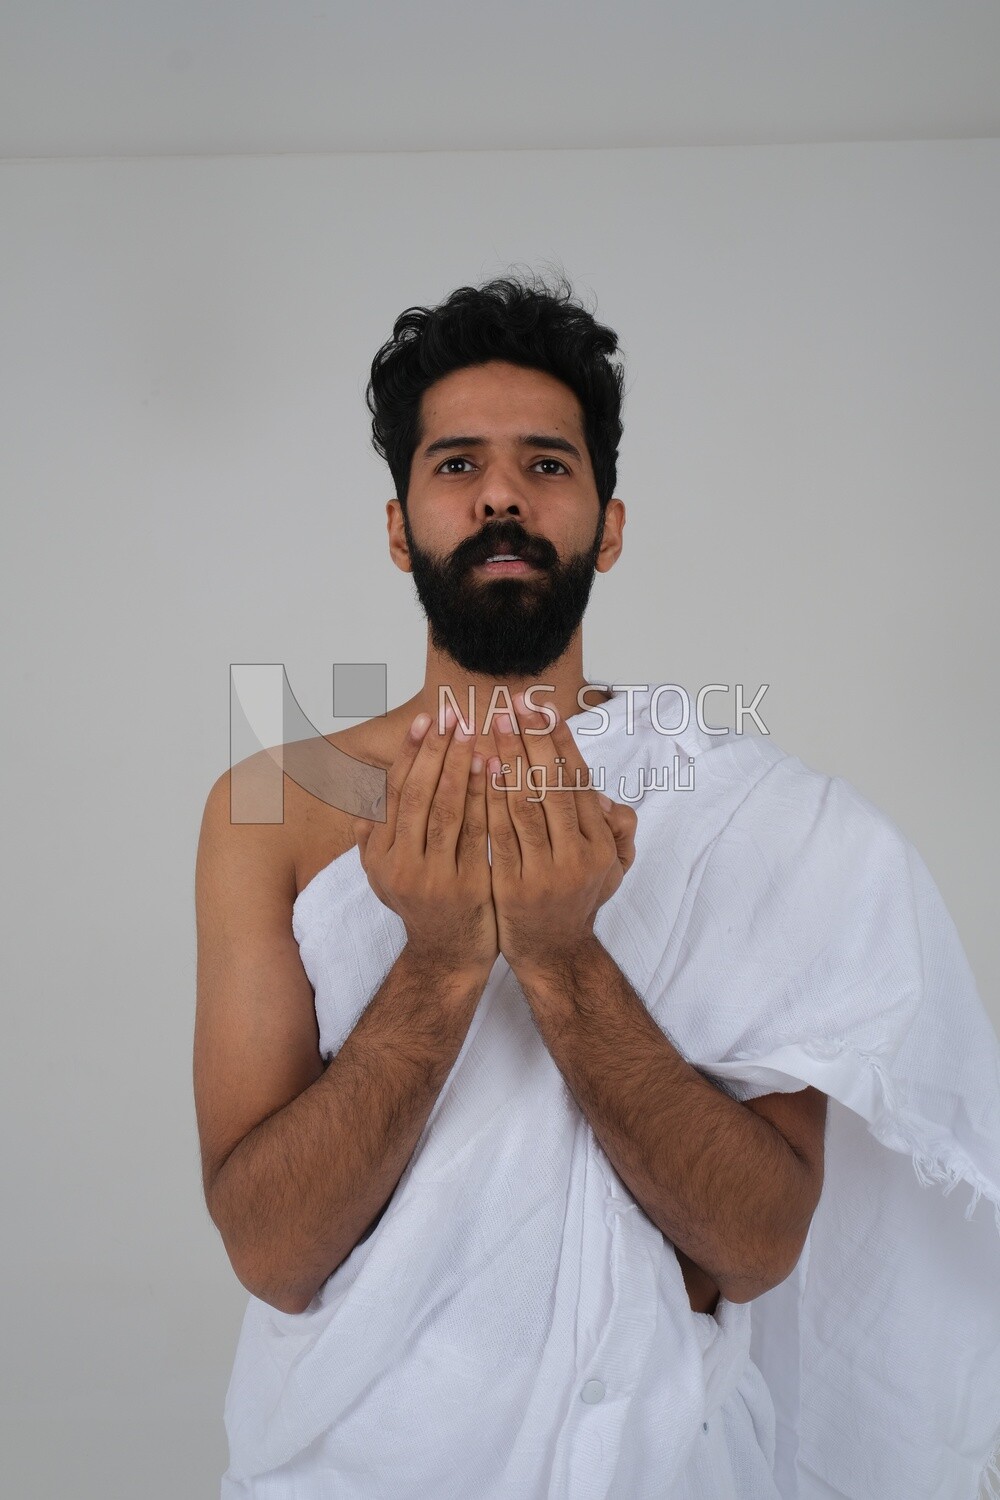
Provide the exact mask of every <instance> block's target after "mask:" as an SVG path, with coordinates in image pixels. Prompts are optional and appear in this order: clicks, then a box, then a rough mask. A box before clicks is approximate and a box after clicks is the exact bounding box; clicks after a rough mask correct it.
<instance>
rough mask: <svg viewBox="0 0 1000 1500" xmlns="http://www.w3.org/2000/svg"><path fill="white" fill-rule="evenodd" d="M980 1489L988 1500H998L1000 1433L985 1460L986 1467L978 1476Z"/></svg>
mask: <svg viewBox="0 0 1000 1500" xmlns="http://www.w3.org/2000/svg"><path fill="white" fill-rule="evenodd" d="M979 1485H980V1489H981V1490H982V1491H983V1492H984V1494H985V1495H988V1496H989V1497H990V1500H1000V1434H998V1435H997V1445H996V1447H995V1448H994V1449H993V1452H992V1453H991V1454H990V1456H989V1458H988V1459H987V1460H986V1467H985V1469H984V1470H983V1472H982V1474H981V1475H980V1477H979Z"/></svg>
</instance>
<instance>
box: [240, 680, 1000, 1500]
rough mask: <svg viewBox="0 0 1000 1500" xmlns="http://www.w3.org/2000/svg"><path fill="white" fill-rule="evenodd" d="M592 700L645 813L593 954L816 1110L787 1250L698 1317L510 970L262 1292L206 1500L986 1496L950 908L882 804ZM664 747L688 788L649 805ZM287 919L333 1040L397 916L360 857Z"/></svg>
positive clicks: (989, 1255)
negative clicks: (334, 1244)
mask: <svg viewBox="0 0 1000 1500" xmlns="http://www.w3.org/2000/svg"><path fill="white" fill-rule="evenodd" d="M603 713H604V717H606V720H607V723H606V725H605V726H604V728H603V732H601V733H597V734H591V733H588V732H587V731H588V730H590V729H592V728H593V727H594V723H595V717H596V711H593V712H591V711H588V712H587V713H581V714H579V715H577V716H575V717H574V718H573V719H570V720H569V721H568V723H569V726H570V728H571V730H572V732H573V735H574V738H575V740H576V743H577V745H578V748H579V750H580V753H581V755H582V756H583V758H584V760H585V761H586V762H587V764H588V765H589V766H590V767H591V768H593V769H594V770H595V771H596V770H601V769H602V770H603V771H604V773H605V785H606V789H607V791H608V793H609V794H610V795H611V796H613V797H618V796H619V792H620V790H621V787H622V784H623V783H624V785H625V786H626V787H628V788H629V789H631V787H632V786H634V785H638V786H639V787H640V792H639V795H638V796H637V797H634V798H632V800H635V801H636V806H637V816H638V826H637V833H636V859H635V862H634V864H633V866H632V868H631V869H630V871H629V872H628V874H627V875H626V877H625V879H624V881H623V882H622V885H621V887H620V888H619V890H618V891H617V892H616V893H615V895H614V896H613V897H612V898H611V900H610V901H608V902H607V903H605V905H604V906H602V907H601V909H600V911H599V912H598V914H597V918H596V921H595V926H594V930H595V933H596V935H597V937H598V938H599V939H600V941H601V942H602V943H603V944H604V946H605V947H606V948H607V950H608V952H609V953H610V954H611V956H612V957H613V958H614V960H615V962H616V963H617V964H618V966H619V967H620V968H621V970H622V972H623V973H624V974H625V975H626V977H627V978H628V980H629V981H630V983H631V984H632V985H633V987H634V989H635V991H636V993H637V994H638V995H639V996H640V998H641V999H642V1001H643V1003H644V1004H645V1006H646V1007H647V1009H648V1010H649V1013H650V1015H651V1016H652V1017H653V1019H654V1020H655V1021H656V1023H657V1025H658V1026H659V1027H660V1028H661V1029H662V1030H663V1032H664V1033H665V1035H666V1036H667V1037H668V1038H669V1039H670V1041H671V1042H672V1043H673V1044H674V1046H675V1047H676V1048H677V1049H678V1050H679V1051H680V1052H681V1054H682V1055H683V1056H684V1057H685V1058H687V1060H688V1061H689V1062H690V1063H691V1064H692V1065H693V1066H694V1067H696V1068H697V1069H698V1070H699V1071H700V1072H702V1073H703V1074H704V1076H706V1077H707V1078H709V1079H711V1080H712V1081H713V1082H714V1083H715V1084H716V1085H717V1086H718V1087H719V1088H721V1089H723V1090H725V1091H726V1092H728V1093H730V1094H731V1095H732V1097H734V1098H736V1099H738V1100H740V1101H746V1100H748V1099H752V1098H754V1097H759V1096H760V1095H763V1094H766V1093H772V1092H792V1091H795V1090H798V1089H800V1088H803V1087H807V1086H811V1087H814V1088H817V1089H820V1090H821V1091H822V1092H823V1093H825V1094H826V1095H827V1096H828V1099H829V1105H828V1119H827V1131H826V1165H825V1180H824V1186H823V1192H822V1195H821V1198H820V1202H819V1206H818V1208H817V1210H816V1214H815V1215H814V1218H813V1222H812V1225H811V1227H810V1231H809V1236H808V1238H807V1241H806V1245H805V1248H804V1250H803V1253H802V1256H801V1257H800V1260H799V1263H798V1265H797V1266H796V1268H795V1271H794V1272H793V1274H792V1275H791V1276H790V1277H789V1278H788V1279H787V1280H786V1281H785V1282H783V1283H782V1284H781V1285H780V1286H779V1287H776V1288H774V1289H773V1290H772V1291H771V1292H768V1293H767V1294H766V1295H765V1296H763V1297H761V1298H758V1299H757V1300H756V1301H755V1302H753V1303H752V1304H747V1305H740V1306H736V1305H735V1304H725V1303H720V1311H719V1314H718V1315H717V1317H716V1318H715V1319H710V1320H708V1322H706V1321H705V1319H704V1316H703V1315H699V1314H694V1313H692V1311H691V1308H690V1305H689V1302H688V1300H687V1294H686V1291H685V1288H684V1283H683V1278H682V1276H681V1273H680V1267H679V1263H678V1261H677V1257H676V1254H675V1253H674V1249H673V1246H672V1245H671V1244H670V1242H669V1241H667V1240H666V1239H665V1238H664V1237H663V1235H662V1234H660V1232H659V1231H658V1230H657V1229H656V1227H655V1226H654V1225H653V1224H652V1223H651V1221H650V1220H649V1219H648V1218H647V1217H646V1215H645V1214H644V1213H643V1211H642V1210H641V1208H640V1207H639V1205H638V1204H637V1203H636V1202H635V1200H634V1199H633V1198H632V1195H631V1194H630V1193H629V1191H628V1189H627V1187H626V1185H625V1184H624V1183H623V1182H622V1181H621V1180H620V1179H619V1178H618V1177H617V1174H616V1173H615V1172H614V1169H613V1168H612V1166H611V1163H610V1162H609V1161H608V1159H607V1157H606V1156H605V1154H604V1152H603V1151H602V1150H601V1148H600V1145H599V1143H598V1141H597V1139H596V1136H595V1135H594V1132H593V1130H592V1129H591V1127H590V1125H589V1122H588V1121H587V1120H586V1118H585V1117H584V1116H583V1115H582V1114H581V1112H580V1110H579V1109H578V1107H577V1106H576V1103H575V1101H574V1099H573V1097H572V1095H571V1094H570V1092H569V1090H568V1088H567V1086H566V1084H565V1081H564V1080H563V1078H562V1075H561V1074H560V1072H559V1070H558V1068H557V1067H556V1065H555V1063H554V1062H553V1060H552V1058H551V1056H550V1055H549V1053H548V1052H547V1050H546V1049H545V1047H544V1044H543V1043H542V1041H541V1038H540V1036H539V1033H538V1031H537V1029H536V1028H535V1026H534V1023H533V1020H532V1018H531V1014H530V1010H529V1007H528V1005H527V1003H526V1001H525V998H524V995H523V993H522V991H521V989H520V987H519V985H518V984H517V982H516V978H515V976H514V975H513V973H512V972H511V970H510V969H509V967H508V966H507V965H506V963H505V962H504V961H503V960H502V959H500V960H498V962H497V964H496V966H495V967H494V970H493V973H492V974H491V976H490V980H489V983H488V985H487V987H486V990H485V991H484V993H483V996H482V998H481V1000H480V1004H479V1007H478V1008H477V1012H476V1016H475V1018H474V1020H473V1024H472V1026H470V1029H469V1033H468V1035H467V1037H466V1039H465V1042H464V1044H463V1047H462V1050H461V1052H460V1054H459V1056H458V1058H457V1059H456V1062H455V1064H454V1066H453V1068H452V1070H451V1072H450V1074H449V1076H448V1078H447V1080H446V1082H445V1084H444V1087H443V1088H442V1090H441V1093H440V1095H439V1097H438V1100H437V1101H436V1103H435V1107H434V1110H433V1112H432V1114H431V1117H430V1119H429V1120H428V1122H427V1125H426V1127H425V1129H424V1131H423V1133H422V1135H421V1137H420V1140H419V1141H418V1144H417V1147H416V1149H415V1151H414V1153H413V1156H412V1157H411V1160H410V1162H409V1164H408V1166H407V1169H406V1171H405V1172H404V1174H403V1176H402V1178H401V1180H400V1182H399V1184H398V1186H397V1188H396V1191H395V1193H394V1195H393V1198H392V1200H391V1201H390V1203H389V1205H388V1206H387V1208H386V1211H385V1214H384V1216H383V1217H382V1219H381V1221H380V1222H379V1224H378V1226H377V1228H376V1229H375V1231H374V1232H373V1233H372V1234H371V1235H370V1236H369V1237H368V1238H367V1239H366V1240H363V1241H362V1242H360V1243H359V1244H358V1245H357V1246H356V1247H355V1249H354V1250H353V1251H352V1253H351V1255H349V1256H348V1257H347V1259H346V1260H345V1261H344V1262H343V1263H342V1265H341V1266H339V1267H338V1268H337V1270H336V1271H335V1272H334V1273H333V1275H331V1276H330V1277H329V1278H328V1279H327V1281H326V1282H324V1284H323V1286H322V1287H321V1288H320V1289H319V1291H318V1293H317V1295H316V1297H315V1298H314V1299H313V1302H312V1303H311V1304H310V1307H309V1308H308V1309H307V1310H306V1311H305V1312H304V1313H302V1314H298V1315H294V1316H291V1315H285V1314H281V1313H278V1312H276V1311H275V1310H274V1309H272V1308H269V1307H267V1306H266V1304H264V1303H261V1302H259V1301H257V1299H255V1298H251V1299H250V1302H249V1305H248V1308H247V1313H246V1317H245V1319H244V1324H243V1328H242V1329H241V1334H240V1342H239V1345H238V1348H237V1353H236V1359H235V1362H234V1368H233V1374H232V1378H231V1381H230V1386H229V1390H228V1392H227V1400H226V1427H227V1433H228V1436H229V1443H230V1468H229V1471H228V1473H227V1476H226V1480H225V1481H224V1484H226V1483H228V1485H229V1488H228V1490H227V1489H225V1488H224V1491H223V1493H224V1495H226V1496H227V1500H228V1497H229V1496H232V1497H234V1500H235V1497H236V1496H237V1495H239V1496H240V1497H251V1496H252V1497H253V1500H272V1497H274V1500H277V1497H278V1496H280V1495H284V1494H285V1493H286V1491H285V1490H283V1489H282V1488H281V1483H282V1479H281V1476H282V1475H286V1474H287V1475H291V1474H292V1473H293V1472H294V1473H295V1475H296V1479H295V1485H296V1488H295V1490H294V1492H295V1494H296V1496H297V1497H298V1496H302V1497H305V1496H307V1495H315V1496H316V1497H317V1500H319V1496H321V1495H326V1494H328V1493H331V1492H333V1486H334V1485H335V1489H336V1493H337V1495H338V1500H362V1497H363V1500H380V1497H382V1496H385V1497H387V1500H388V1497H392V1500H401V1497H403V1496H413V1497H416V1496H418V1495H419V1496H423V1495H428V1494H433V1495H434V1496H435V1500H450V1497H451V1496H454V1497H455V1500H468V1496H469V1495H470V1494H475V1495H476V1496H477V1500H507V1497H509V1496H510V1495H511V1494H517V1495H518V1496H519V1497H522V1500H557V1497H558V1500H662V1497H663V1496H664V1495H666V1494H672V1493H674V1490H673V1489H672V1488H671V1486H675V1488H676V1493H677V1494H678V1495H684V1496H689V1495H695V1494H697V1493H698V1490H697V1485H698V1484H701V1483H707V1482H709V1481H707V1480H704V1478H703V1476H705V1475H708V1474H722V1473H723V1471H725V1473H726V1474H727V1475H729V1476H730V1478H729V1479H727V1480H726V1483H727V1484H728V1485H729V1486H730V1491H728V1492H731V1493H732V1494H733V1495H734V1496H737V1495H738V1497H739V1500H771V1497H773V1496H774V1495H775V1493H776V1489H775V1486H776V1488H777V1493H779V1494H780V1497H781V1500H828V1497H830V1496H840V1497H843V1500H875V1497H877V1500H941V1497H943V1496H949V1497H950V1496H955V1497H959V1496H966V1495H967V1496H968V1497H969V1500H974V1497H975V1496H976V1492H977V1486H978V1484H979V1482H980V1479H981V1477H984V1476H985V1474H986V1472H987V1465H988V1461H989V1458H990V1454H991V1452H992V1450H993V1449H994V1447H995V1446H996V1445H997V1442H998V1438H1000V1045H998V1042H997V1038H996V1035H995V1033H994V1031H993V1028H992V1026H991V1024H990V1022H989V1019H988V1017H987V1016H986V1013H985V1011H984V1009H983V1006H982V1002H981V1000H980V999H979V996H978V994H977V992H976V988H975V983H974V980H973V977H972V974H971V972H970V970H969V966H968V963H967V961H966V958H965V955H964V952H963V950H962V946H961V943H960V940H959V938H958V934H957V932H956V930H955V927H954V924H953V923H952V921H951V919H950V917H949V915H948V913H947V911H946V909H945V906H944V903H943V901H942V900H941V897H940V894H939V892H938V891H937V889H936V887H935V885H934V882H933V880H932V879H931V877H930V874H929V872H928V871H927V870H926V867H925V866H924V864H923V861H922V860H921V858H920V856H919V855H918V854H917V851H916V850H915V849H914V847H913V846H912V845H911V844H910V843H909V841H908V840H906V839H905V838H904V836H903V835H902V834H901V833H900V831H899V830H898V829H897V828H896V827H895V825H894V824H893V823H892V822H891V821H890V820H889V819H888V818H887V817H886V816H885V815H884V814H883V813H881V812H880V811H879V810H878V809H877V808H875V807H874V806H873V805H872V804H871V803H869V802H868V801H867V800H866V799H865V798H864V797H862V796H861V794H860V793H859V792H857V791H856V789H855V788H853V787H852V786H850V784H849V783H847V782H846V781H844V780H843V779H842V778H839V777H830V776H826V775H824V774H821V773H819V772H817V771H814V770H811V769H810V768H809V767H807V766H805V765H803V763H802V762H801V761H799V760H798V759H797V758H795V757H792V756H788V755H786V754H785V753H784V752H783V751H782V750H781V749H780V748H778V747H777V746H775V745H774V744H773V743H772V742H771V741H770V739H768V738H765V737H759V736H729V737H726V738H719V737H715V736H709V735H707V734H705V733H704V732H703V731H701V730H699V729H697V728H693V727H690V726H686V727H685V728H684V730H683V731H681V732H680V733H678V734H674V735H671V736H665V735H664V734H662V733H660V732H658V731H657V729H656V728H655V727H654V725H653V724H652V723H651V721H650V717H649V711H648V703H647V702H646V701H644V700H643V699H642V697H641V696H640V697H639V698H638V701H637V703H636V704H635V705H634V711H630V705H629V703H628V695H626V694H625V693H623V692H620V691H619V692H617V693H616V694H615V696H614V697H612V698H611V699H610V700H609V701H608V702H607V703H606V704H605V705H604V710H603ZM675 757H676V758H677V759H675ZM678 759H679V762H680V764H681V765H682V766H686V767H688V768H689V773H690V774H689V776H688V778H687V779H688V781H689V783H690V790H681V789H680V782H678V783H677V784H676V785H675V784H673V781H671V783H670V784H669V786H668V785H667V782H666V780H665V779H664V778H663V777H661V778H660V779H659V782H658V784H655V785H654V784H653V781H652V779H651V778H647V780H646V784H645V789H644V790H643V789H642V786H643V783H642V777H641V775H640V773H641V772H643V771H646V772H656V771H659V770H660V769H661V768H663V769H666V767H667V766H668V765H671V764H673V765H674V766H676V765H677V763H678ZM292 927H293V932H294V935H295V937H296V940H297V942H298V944H299V951H300V954H301V957H302V962H303V965H304V967H305V969H306V972H307V974H308V976H309V979H310V981H311V983H312V986H313V990H314V994H315V1005H316V1016H317V1023H318V1026H319V1033H320V1050H321V1052H322V1053H323V1054H324V1055H325V1056H326V1055H334V1054H335V1053H336V1052H337V1051H338V1050H339V1048H340V1047H341V1046H342V1045H343V1044H344V1041H345V1039H346V1038H347V1037H348V1036H349V1034H350V1032H351V1030H352V1029H353V1026H354V1025H355V1024H356V1022H357V1019H358V1017H359V1016H360V1014H361V1012H362V1010H363V1009H364V1007H365V1006H366V1004H367V1003H368V1001H369V1000H370V998H371V996H372V995H373V994H374V993H375V991H376V990H377V988H378V986H379V984H380V983H381V981H382V979H383V977H384V975H385V973H386V972H387V970H388V968H389V967H390V965H391V963H392V962H393V961H394V959H395V956H396V955H397V954H398V952H399V951H400V950H401V948H402V946H403V944H404V942H405V929H404V928H403V925H402V923H401V922H400V920H399V919H398V917H397V916H396V915H395V913H393V912H391V911H389V910H388V908H386V907H384V906H383V905H382V904H381V902H379V901H378V899H377V898H376V897H375V895H374V893H373V892H372V890H371V888H370V887H369V885H368V883H367V878H366V877H365V875H364V871H363V869H362V867H361V865H360V861H359V860H358V859H357V856H356V851H353V850H352V851H351V852H350V853H348V854H346V855H342V856H341V857H340V858H338V859H336V860H334V861H333V862H332V863H331V864H330V865H328V866H327V867H326V868H325V869H324V870H322V871H320V873H319V874H318V875H317V876H316V877H315V878H314V879H313V880H312V881H311V882H310V883H309V885H307V886H306V887H305V889H304V890H303V891H302V892H300V894H299V897H298V899H297V900H296V902H295V906H294V909H293V914H292ZM962 1184H966V1185H967V1187H968V1193H967V1194H962V1193H961V1192H957V1191H955V1189H956V1188H959V1187H960V1186H961V1185H962ZM966 1198H967V1199H968V1201H965V1200H966ZM982 1200H986V1201H985V1202H983V1201H982ZM977 1204H978V1205H979V1207H978V1209H977ZM709 1323H712V1324H714V1330H715V1331H714V1333H713V1329H712V1327H709ZM706 1335H709V1336H708V1337H706ZM713 1372H714V1373H713ZM716 1400H718V1405H716V1406H714V1407H713V1403H714V1402H716ZM710 1408H711V1409H712V1410H713V1411H714V1415H713V1416H712V1417H711V1418H709V1417H708V1416H706V1412H707V1411H708V1410H709V1409H710ZM720 1442H724V1443H726V1444H728V1445H729V1451H728V1452H727V1453H725V1454H723V1453H722V1452H721V1450H720V1449H719V1448H718V1446H717V1447H716V1448H715V1449H714V1450H713V1451H712V1453H711V1454H710V1453H709V1449H708V1447H707V1446H706V1444H708V1443H715V1444H716V1445H718V1444H719V1443H720ZM772 1445H773V1452H772V1451H771V1449H772ZM297 1465H299V1466H301V1467H300V1468H297V1467H296V1466H297ZM772 1474H773V1477H772ZM307 1475H315V1485H314V1488H312V1489H310V1487H309V1485H310V1482H311V1481H310V1480H309V1479H308V1478H307V1477H305V1476H307ZM699 1476H702V1477H699ZM732 1476H742V1477H737V1478H733V1477H732ZM271 1480H273V1481H274V1483H273V1487H271ZM689 1481H690V1483H689ZM289 1483H291V1480H289ZM720 1484H721V1481H720ZM691 1485H694V1486H695V1488H691ZM724 1492H725V1491H724V1490H723V1489H720V1492H719V1496H718V1497H717V1496H716V1495H715V1494H713V1495H711V1496H707V1495H706V1497H705V1500H721V1496H722V1494H723V1493H724ZM728 1492H726V1493H728Z"/></svg>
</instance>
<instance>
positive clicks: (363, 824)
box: [351, 818, 374, 864]
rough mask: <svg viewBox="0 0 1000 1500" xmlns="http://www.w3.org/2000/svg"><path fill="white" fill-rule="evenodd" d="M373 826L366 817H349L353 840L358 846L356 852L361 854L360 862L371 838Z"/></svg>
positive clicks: (362, 860)
mask: <svg viewBox="0 0 1000 1500" xmlns="http://www.w3.org/2000/svg"><path fill="white" fill-rule="evenodd" d="M373 827H374V824H372V823H371V822H370V821H369V820H368V819H367V818H352V819H351V832H352V833H353V834H354V842H355V843H356V844H357V846H358V853H359V854H360V856H361V862H362V864H363V863H364V858H365V849H366V848H367V846H368V840H369V839H370V838H371V832H372V828H373Z"/></svg>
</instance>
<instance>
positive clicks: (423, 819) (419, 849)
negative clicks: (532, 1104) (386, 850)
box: [392, 704, 457, 859]
mask: <svg viewBox="0 0 1000 1500" xmlns="http://www.w3.org/2000/svg"><path fill="white" fill-rule="evenodd" d="M456 723H457V719H456V716H455V713H454V710H453V709H452V707H451V705H450V704H449V705H448V707H447V709H446V710H445V717H444V725H443V729H442V726H440V725H438V724H431V725H430V726H429V728H428V729H427V730H426V731H425V732H424V734H423V736H422V738H421V740H420V744H419V745H418V746H417V754H416V757H415V759H414V760H413V762H412V764H411V765H410V768H409V771H408V773H407V775H406V779H405V781H404V782H403V784H402V786H401V787H400V789H399V805H398V807H397V808H396V832H395V836H394V838H393V841H392V844H393V848H397V847H398V848H400V849H401V850H403V852H404V853H409V854H410V855H412V857H413V858H414V859H422V858H423V856H424V855H425V854H426V852H427V821H428V818H429V816H430V810H431V804H432V802H433V800H434V794H435V792H436V791H437V786H438V781H439V779H440V776H441V770H442V767H443V766H444V759H445V756H446V754H447V752H448V746H449V745H450V744H451V739H452V735H453V734H454V731H455V725H456Z"/></svg>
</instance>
